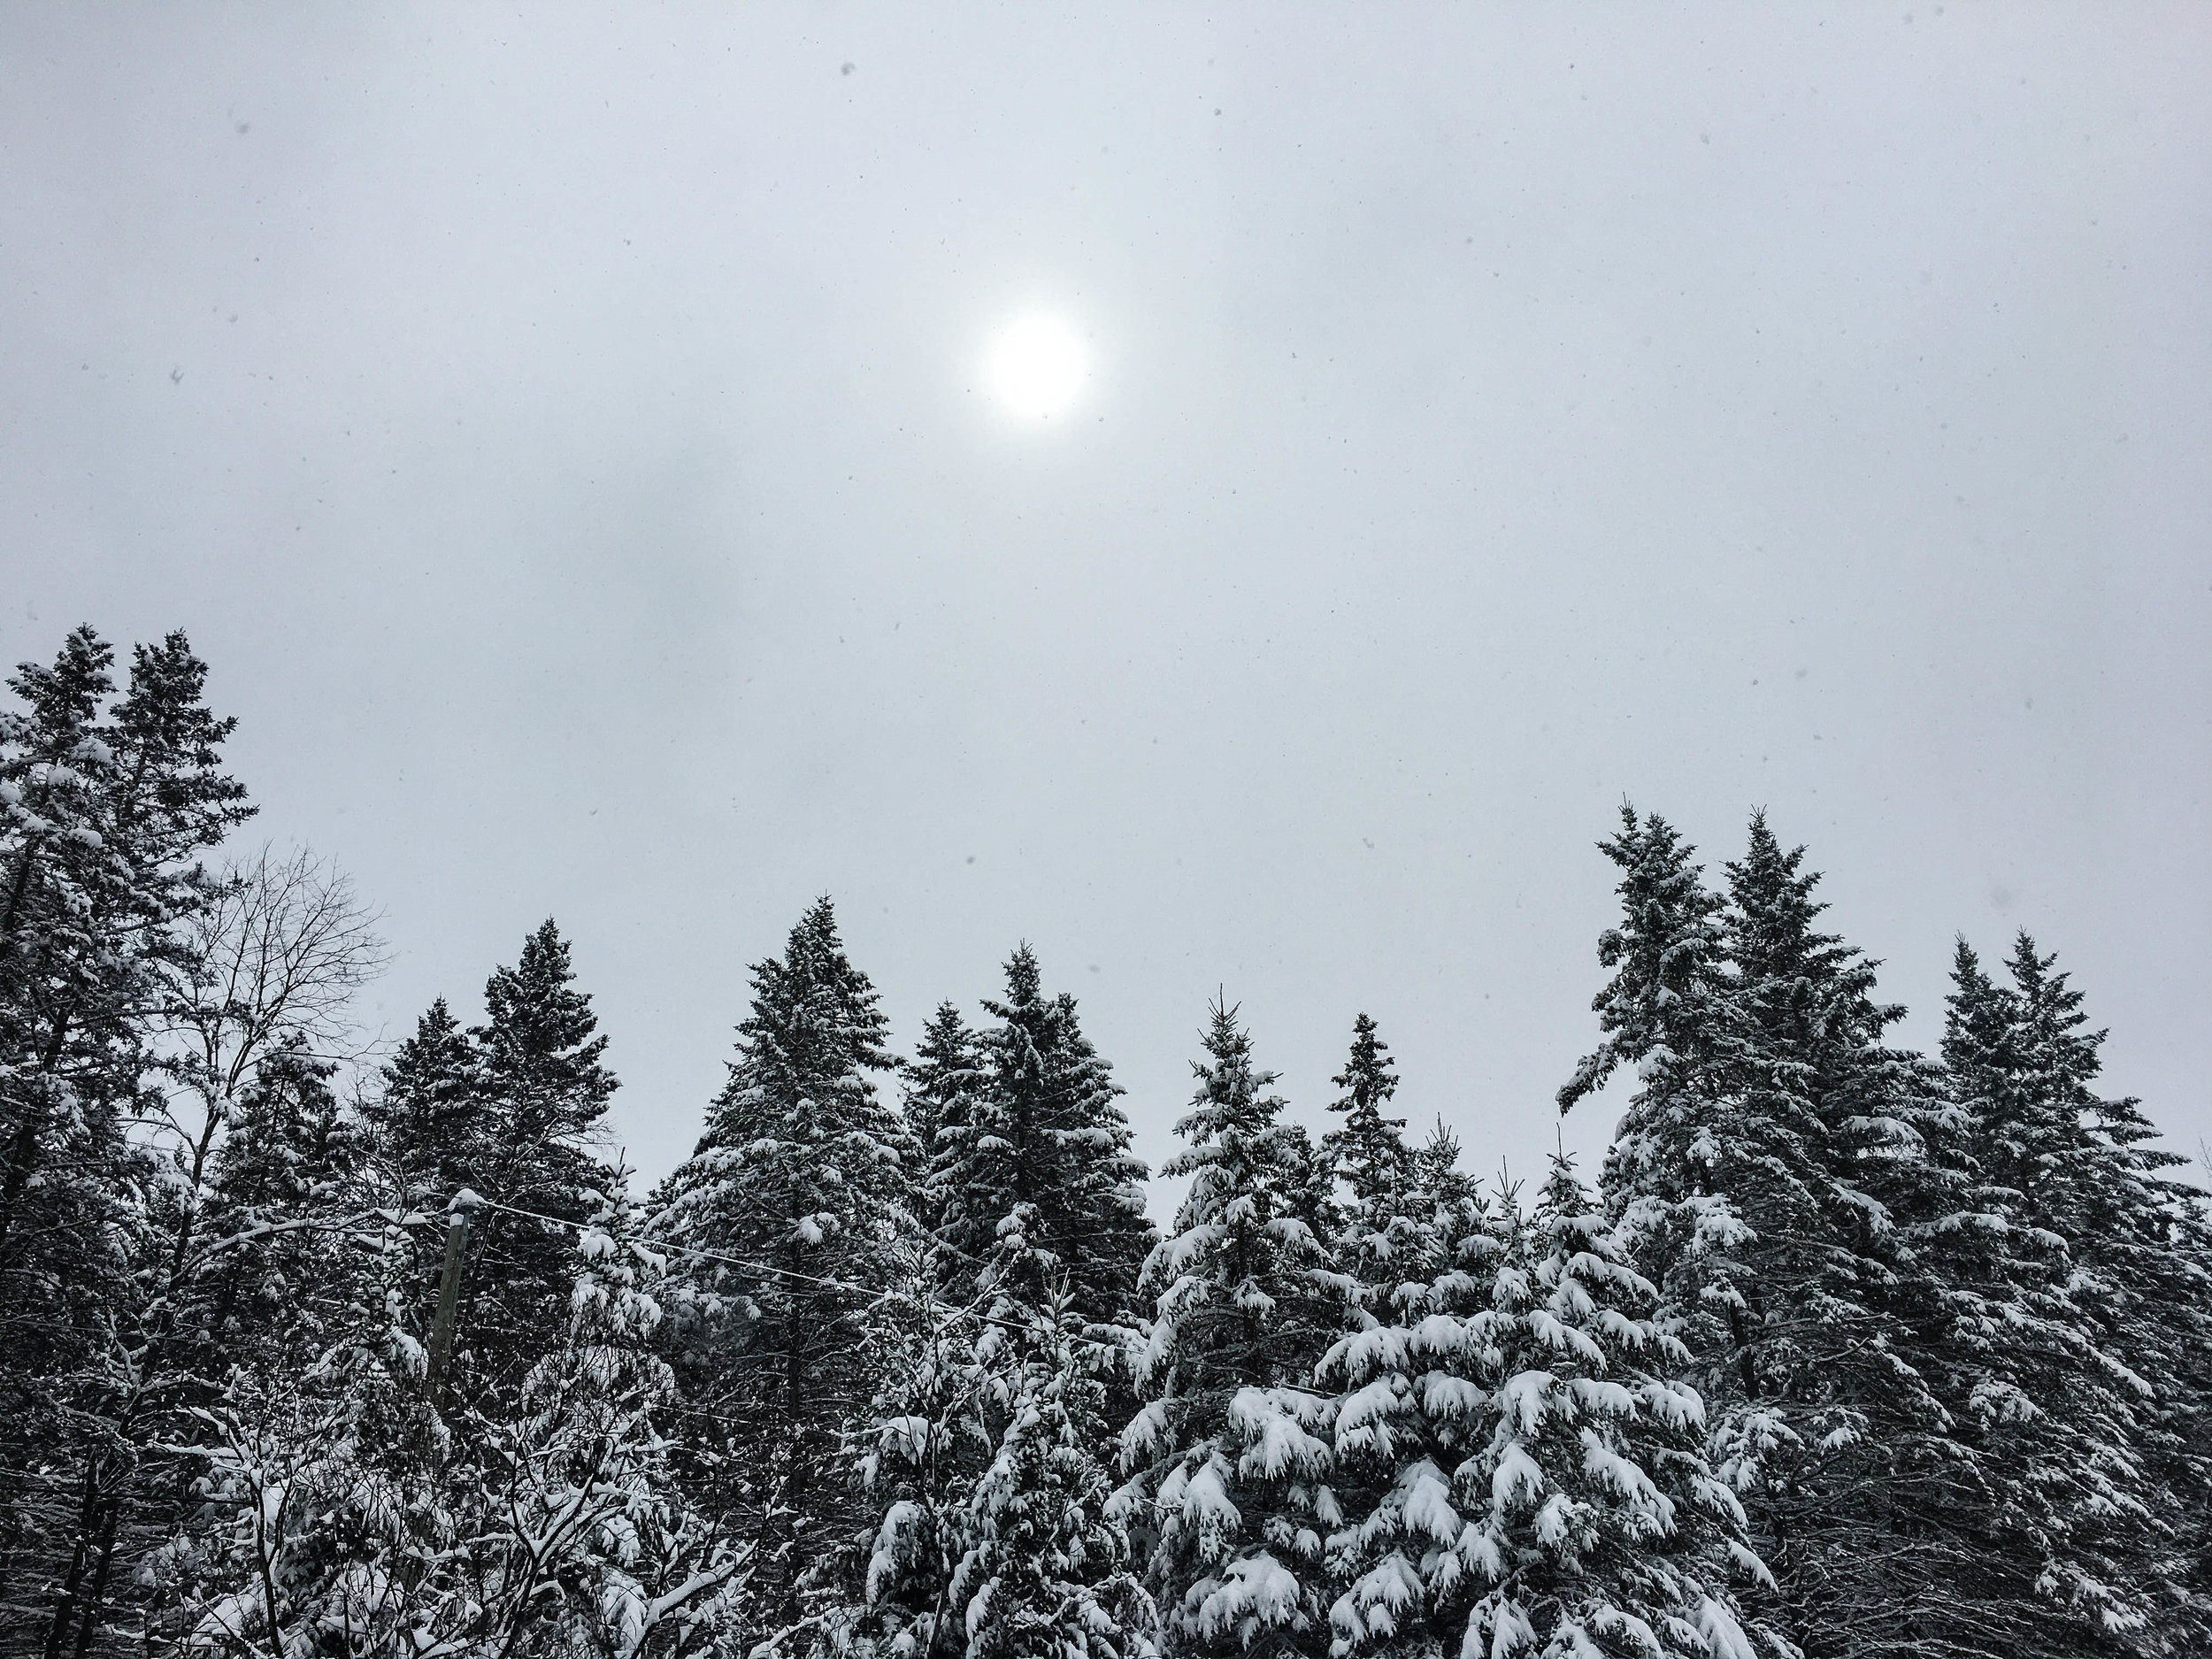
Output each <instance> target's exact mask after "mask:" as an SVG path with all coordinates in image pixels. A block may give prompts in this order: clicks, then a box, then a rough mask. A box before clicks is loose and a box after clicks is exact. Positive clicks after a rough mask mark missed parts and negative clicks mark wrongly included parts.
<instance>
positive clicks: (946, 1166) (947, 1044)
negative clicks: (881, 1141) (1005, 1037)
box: [906, 1002, 983, 1237]
mask: <svg viewBox="0 0 2212 1659" xmlns="http://www.w3.org/2000/svg"><path fill="white" fill-rule="evenodd" d="M981 1066H982V1060H981V1057H980V1056H979V1054H978V1052H977V1049H976V1041H975V1033H973V1032H972V1031H970V1030H969V1029H968V1025H967V1022H966V1021H965V1020H964V1019H963V1018H961V1017H960V1010H959V1009H958V1008H956V1007H955V1006H954V1005H953V1004H952V1003H951V1002H940V1003H939V1004H938V1005H937V1011H936V1012H935V1013H934V1014H933V1015H931V1016H930V1020H929V1024H928V1025H925V1026H924V1027H923V1028H922V1041H921V1045H920V1047H919V1048H917V1049H916V1050H915V1054H914V1058H913V1060H912V1061H911V1062H910V1064H908V1066H907V1067H906V1124H907V1132H908V1133H909V1134H910V1136H911V1137H912V1139H913V1141H914V1144H915V1146H916V1148H917V1149H918V1153H919V1159H920V1161H919V1163H918V1164H917V1166H916V1171H917V1181H916V1192H915V1219H916V1220H918V1222H920V1223H921V1225H922V1228H923V1230H924V1231H925V1232H926V1233H929V1234H930V1235H931V1236H933V1237H934V1236H936V1235H937V1234H938V1233H941V1232H942V1231H943V1229H944V1225H945V1213H944V1212H945V1206H946V1204H947V1202H949V1200H951V1199H952V1198H953V1197H954V1196H955V1194H954V1193H953V1192H952V1191H951V1190H949V1188H950V1187H952V1186H953V1184H955V1183H956V1182H958V1181H959V1180H960V1179H961V1178H960V1176H959V1173H958V1171H959V1170H960V1168H961V1165H962V1164H964V1161H965V1158H966V1156H967V1152H968V1148H969V1144H970V1141H971V1140H972V1126H973V1124H974V1121H975V1110H976V1109H975V1099H974V1097H975V1095H976V1094H977V1092H978V1091H979V1089H980V1088H981V1087H983V1079H982V1071H981ZM941 1143H942V1144H941ZM957 1195H958V1197H959V1198H960V1199H961V1201H962V1202H965V1200H966V1197H967V1194H965V1193H964V1192H962V1193H960V1194H957Z"/></svg>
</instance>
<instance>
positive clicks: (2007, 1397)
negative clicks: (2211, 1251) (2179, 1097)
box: [1927, 936, 2205, 1655]
mask: <svg viewBox="0 0 2212 1659" xmlns="http://www.w3.org/2000/svg"><path fill="white" fill-rule="evenodd" d="M2010 968H2011V978H2012V979H2013V983H2012V985H2011V986H2009V987H2001V986H1999V985H1996V984H1995V983H1993V981H1992V980H1991V979H1990V978H1989V976H1988V975H1987V974H1986V972H1984V970H1983V969H1982V967H1981V964H1980V962H1979V960H1978V958H1977V957H1976V956H1975V955H1974V953H1973V952H1972V951H1971V950H1970V949H1968V948H1967V947H1966V945H1965V944H1964V943H1963V941H1962V943H1961V944H1960V947H1959V949H1958V953H1957V957H1956V960H1955V964H1954V974H1953V980H1954V989H1953V993H1952V996H1951V998H1950V1003H1949V1008H1948V1018H1947V1024H1946V1030H1945V1037H1944V1061H1945V1069H1946V1072H1947V1083H1948V1087H1949V1090H1950V1094H1951V1097H1952V1101H1953V1102H1954V1106H1955V1112H1956V1119H1957V1131H1958V1133H1957V1135H1956V1138H1955V1141H1954V1142H1953V1144H1952V1145H1951V1147H1950V1148H1948V1150H1949V1152H1950V1156H1951V1162H1952V1164H1953V1165H1954V1166H1955V1168H1956V1169H1957V1171H1959V1182H1958V1187H1957V1197H1956V1201H1955V1202H1957V1204H1958V1205H1959V1209H1958V1210H1957V1211H1956V1213H1955V1214H1954V1215H1952V1216H1950V1217H1945V1218H1943V1220H1942V1222H1941V1223H1940V1224H1939V1225H1938V1227H1936V1228H1935V1229H1933V1230H1932V1240H1931V1247H1930V1248H1931V1250H1932V1252H1933V1251H1939V1252H1940V1255H1939V1267H1940V1282H1939V1291H1940V1296H1941V1303H1940V1305H1941V1309H1942V1314H1943V1317H1942V1319H1941V1321H1940V1323H1939V1325H1938V1326H1937V1328H1936V1330H1935V1331H1934V1332H1933V1333H1932V1336H1931V1339H1930V1340H1929V1342H1928V1344H1927V1346H1928V1350H1929V1356H1930V1363H1931V1365H1932V1367H1938V1368H1940V1371H1941V1374H1942V1377H1943V1381H1944V1385H1945V1387H1946V1390H1947V1394H1948V1396H1949V1397H1950V1398H1952V1399H1953V1400H1954V1401H1955V1402H1956V1403H1955V1411H1956V1413H1957V1415H1958V1417H1960V1418H1961V1420H1962V1424H1963V1425H1964V1432H1966V1433H1967V1434H1968V1435H1969V1436H1970V1438H1971V1440H1972V1441H1973V1443H1974V1445H1975V1448H1976V1450H1977V1452H1978V1455H1979V1459H1980V1466H1981V1468H1982V1470H1983V1471H1985V1485H1984V1486H1983V1489H1982V1490H1981V1492H1979V1493H1978V1494H1976V1495H1977V1496H1978V1499H1979V1502H1978V1506H1977V1507H1976V1509H1974V1510H1972V1511H1970V1513H1971V1517H1972V1521H1973V1524H1974V1525H1975V1526H1976V1528H1977V1530H1978V1532H1979V1533H1980V1535H1981V1538H1982V1540H1983V1542H1984V1548H1983V1550H1982V1552H1981V1555H1980V1559H1979V1561H1978V1563H1977V1565H1978V1571H1976V1573H1975V1574H1974V1575H1973V1576H1972V1577H1971V1578H1969V1579H1968V1580H1967V1582H1966V1589H1967V1591H1968V1594H1969V1606H1968V1607H1967V1608H1966V1609H1963V1610H1964V1611H1965V1612H1967V1613H1969V1614H1970V1615H1972V1616H1973V1617H1976V1618H1978V1620H1979V1622H1980V1623H1981V1624H1982V1625H1983V1627H1984V1628H1985V1629H1987V1630H1992V1631H2001V1632H2003V1636H2002V1640H2003V1642H2004V1645H2005V1647H2006V1648H2007V1650H2008V1651H2011V1652H2016V1653H2019V1654H2023V1655H2033V1654H2042V1653H2049V1654H2057V1653H2061V1652H2070V1653H2084V1654H2087V1653H2099V1652H2112V1653H2143V1652H2158V1651H2166V1650H2175V1651H2181V1650H2185V1649H2186V1647H2188V1646H2189V1645H2191V1644H2192V1643H2193V1642H2194V1641H2195V1640H2196V1637H2197V1632H2201V1631H2202V1630H2203V1629H2204V1627H2205V1606H2204V1602H2203V1601H2202V1586H2203V1569H2202V1564H2201V1563H2200V1562H2199V1561H2195V1560H2192V1559H2190V1552H2189V1550H2188V1548H2187V1545H2186V1542H2185V1540H2187V1539H2188V1538H2189V1536H2190V1533H2191V1528H2192V1526H2193V1525H2200V1523H2196V1522H2195V1521H2194V1517H2196V1516H2197V1515H2199V1514H2200V1513H2201V1510H2202V1508H2203V1504H2202V1502H2201V1494H2202V1493H2203V1491H2204V1487H2203V1486H2202V1481H2203V1479H2204V1472H2205V1463H2204V1461H2203V1453H2202V1451H2201V1448H2200V1445H2199V1448H2198V1449H2196V1450H2193V1451H2186V1452H2185V1451H2180V1450H2179V1448H2180V1446H2181V1445H2185V1444H2186V1443H2187V1442H2188V1440H2190V1438H2191V1437H2192V1436H2193V1435H2200V1434H2201V1432H2202V1431H2201V1426H2200V1424H2201V1419H2200V1418H2198V1417H2194V1414H2193V1410H2192V1408H2191V1405H2190V1403H2189V1397H2190V1396H2191V1395H2192V1394H2194V1393H2195V1389H2196V1385H2195V1384H2194V1383H2193V1381H2192V1378H2193V1377H2195V1378H2200V1377H2201V1376H2202V1374H2203V1371H2202V1363H2203V1360H2202V1356H2203V1353H2204V1347H2203V1343H2204V1327H2203V1312H2202V1309H2203V1303H2202V1302H2201V1300H2197V1299H2193V1298H2191V1297H2190V1296H2189V1294H2187V1291H2186V1289H2185V1287H2186V1286H2189V1285H2191V1284H2193V1283H2200V1282H2202V1281H2201V1279H2200V1275H2201V1273H2202V1266H2201V1264H2200V1263H2198V1262H2196V1261H2193V1260H2192V1259H2191V1258H2190V1256H2189V1255H2188V1253H2187V1244H2186V1242H2185V1240H2186V1239H2187V1237H2188V1231H2187V1227H2188V1224H2187V1222H2186V1219H2185V1207H2186V1200H2185V1197H2184V1196H2183V1195H2182V1194H2178V1193H2176V1192H2171V1191H2166V1190H2162V1189H2161V1187H2160V1182H2159V1177H2158V1175H2157V1168H2158V1166H2157V1165H2156V1164H2153V1163H2152V1162H2151V1161H2150V1160H2151V1158H2154V1157H2155V1156H2156V1155H2155V1154H2148V1155H2147V1154H2146V1152H2145V1149H2144V1148H2140V1146H2139V1137H2138V1136H2137V1135H2136V1134H2135V1133H2134V1128H2135V1125H2136V1124H2137V1123H2138V1122H2139V1118H2138V1116H2137V1113H2136V1110H2135V1108H2134V1103H2133V1102H2106V1101H2102V1100H2101V1099H2099V1098H2098V1097H2097V1096H2096V1095H2095V1094H2094V1092H2093V1089H2092V1088H2091V1087H2090V1085H2091V1080H2092V1079H2093V1078H2094V1076H2095V1074H2096V1071H2097V1060H2096V1048H2097V1046H2098V1043H2099V1041H2101V1033H2084V1032H2082V1031H2080V1030H2079V1027H2080V1026H2081V1025H2083V1024H2084V1023H2085V1021H2084V1020H2083V1018H2082V1017H2081V1015H2080V1013H2079V1002H2080V998H2079V995H2078V994H2077V993H2074V992H2073V991H2071V990H2070V988H2069V987H2067V986H2066V983H2065V979H2064V976H2062V975H2058V974H2055V973H2053V972H2051V960H2050V958H2048V957H2046V956H2039V955H2038V953H2037V952H2036V950H2035V948H2034V945H2033V944H2032V941H2029V940H2027V939H2026V938H2025V936H2023V937H2022V938H2021V940H2020V941H2019V942H2018V945H2017V949H2016V951H2015V954H2014V956H2013V959H2012V962H2011V964H2010ZM2177 1246H2178V1247H2179V1248H2177ZM2177 1293H2178V1294H2177ZM2139 1299H2140V1300H2139ZM2153 1309H2155V1310H2157V1311H2156V1312H2152V1311H2151V1310H2153ZM2192 1355H2193V1356H2194V1357H2190V1356H2192ZM2162 1385H2163V1386H2162ZM2168 1406H2171V1407H2172V1408H2173V1409H2175V1410H2176V1411H2177V1413H2178V1415H2177V1417H2174V1418H2172V1419H2166V1418H2165V1417H2164V1411H2165V1409H2166V1408H2167V1407H2168ZM2196 1409H2200V1404H2199V1405H2198V1406H2197V1408H2196ZM2176 1429H2178V1430H2179V1432H2178V1434H2176V1433H2175V1432H2174V1431H2175V1430H2176ZM2199 1535H2200V1533H2199Z"/></svg>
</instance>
